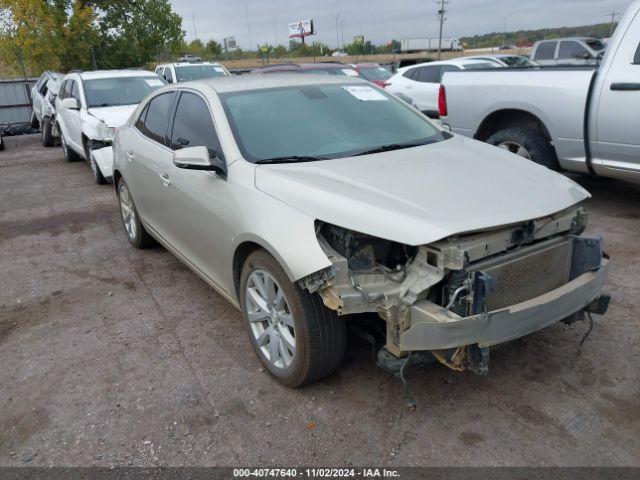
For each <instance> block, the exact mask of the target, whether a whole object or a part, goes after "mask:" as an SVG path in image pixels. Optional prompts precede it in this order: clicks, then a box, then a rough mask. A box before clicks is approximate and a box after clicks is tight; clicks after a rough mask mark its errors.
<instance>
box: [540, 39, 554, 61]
mask: <svg viewBox="0 0 640 480" xmlns="http://www.w3.org/2000/svg"><path fill="white" fill-rule="evenodd" d="M556 44H557V42H542V43H541V44H539V45H538V48H537V49H536V56H535V60H553V59H554V58H555V53H556Z"/></svg>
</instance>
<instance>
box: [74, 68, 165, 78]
mask: <svg viewBox="0 0 640 480" xmlns="http://www.w3.org/2000/svg"><path fill="white" fill-rule="evenodd" d="M70 74H76V75H79V76H80V78H82V80H96V79H100V78H121V77H149V76H155V75H156V74H155V73H154V72H150V71H148V70H135V69H127V70H93V71H90V72H70Z"/></svg>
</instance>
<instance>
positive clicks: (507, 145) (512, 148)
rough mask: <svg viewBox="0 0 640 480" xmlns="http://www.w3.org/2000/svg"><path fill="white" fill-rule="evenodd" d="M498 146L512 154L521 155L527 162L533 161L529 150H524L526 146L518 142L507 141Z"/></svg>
mask: <svg viewBox="0 0 640 480" xmlns="http://www.w3.org/2000/svg"><path fill="white" fill-rule="evenodd" d="M497 146H498V147H500V148H502V149H504V150H507V151H509V152H511V153H515V154H516V155H520V156H521V157H523V158H526V159H527V160H531V154H530V153H529V150H527V149H526V148H524V146H523V145H520V144H519V143H518V142H514V141H511V140H507V141H504V142H502V143H499V144H498V145H497Z"/></svg>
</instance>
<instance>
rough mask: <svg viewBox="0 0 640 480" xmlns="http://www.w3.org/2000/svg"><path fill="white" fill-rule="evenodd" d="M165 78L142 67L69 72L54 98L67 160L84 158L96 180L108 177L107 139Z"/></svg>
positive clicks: (110, 159)
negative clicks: (141, 68)
mask: <svg viewBox="0 0 640 480" xmlns="http://www.w3.org/2000/svg"><path fill="white" fill-rule="evenodd" d="M165 84H166V82H165V81H164V80H163V79H161V78H160V77H158V76H157V75H156V74H154V73H152V72H145V71H143V70H101V71H93V72H73V73H69V74H68V75H66V76H65V77H64V79H63V80H62V84H61V85H60V89H59V93H58V97H57V99H56V112H57V116H56V123H57V127H58V130H59V132H60V143H61V144H62V149H63V151H64V156H65V158H66V160H67V161H69V162H72V161H76V160H79V159H81V158H84V159H85V160H87V161H88V162H89V164H90V166H91V172H92V174H93V177H94V179H95V181H96V183H98V184H102V183H106V182H107V181H109V180H110V179H111V177H112V170H113V152H112V149H111V142H112V141H113V134H114V131H115V129H116V128H117V127H119V126H121V125H123V124H124V123H125V122H126V121H127V119H128V118H129V115H131V112H133V111H134V110H135V108H136V106H137V105H138V103H140V101H141V100H142V99H143V98H144V97H146V96H147V95H148V94H149V93H150V92H152V91H153V90H155V89H156V88H158V87H162V86H163V85H165Z"/></svg>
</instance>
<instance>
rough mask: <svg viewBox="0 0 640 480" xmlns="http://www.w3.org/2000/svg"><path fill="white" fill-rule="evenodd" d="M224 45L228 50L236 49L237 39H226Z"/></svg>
mask: <svg viewBox="0 0 640 480" xmlns="http://www.w3.org/2000/svg"><path fill="white" fill-rule="evenodd" d="M224 45H225V47H227V48H231V49H234V48H236V37H225V39H224Z"/></svg>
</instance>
